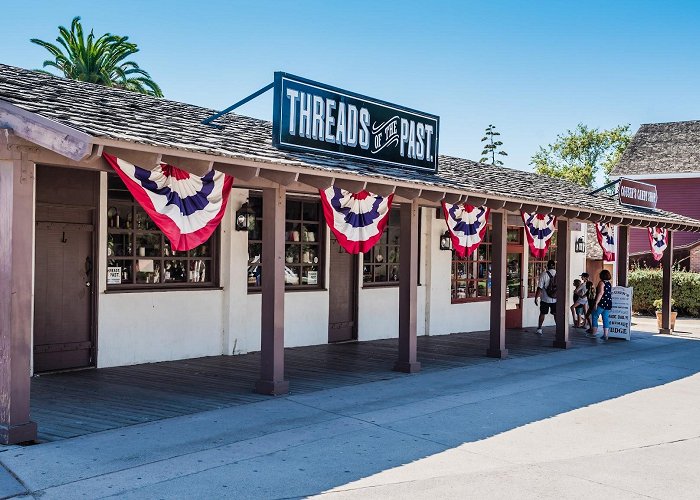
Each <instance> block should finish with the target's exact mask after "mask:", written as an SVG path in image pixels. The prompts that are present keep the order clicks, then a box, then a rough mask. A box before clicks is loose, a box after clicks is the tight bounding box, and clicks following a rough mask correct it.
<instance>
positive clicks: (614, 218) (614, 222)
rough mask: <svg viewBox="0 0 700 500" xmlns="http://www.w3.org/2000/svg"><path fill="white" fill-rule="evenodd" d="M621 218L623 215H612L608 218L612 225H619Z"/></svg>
mask: <svg viewBox="0 0 700 500" xmlns="http://www.w3.org/2000/svg"><path fill="white" fill-rule="evenodd" d="M623 220H624V218H623V217H613V218H612V219H610V224H612V225H613V226H619V225H620V224H621V223H622V221H623Z"/></svg>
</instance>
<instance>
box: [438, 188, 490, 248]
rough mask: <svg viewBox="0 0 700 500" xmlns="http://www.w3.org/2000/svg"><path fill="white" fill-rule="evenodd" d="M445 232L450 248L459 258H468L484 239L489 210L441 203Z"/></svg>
mask: <svg viewBox="0 0 700 500" xmlns="http://www.w3.org/2000/svg"><path fill="white" fill-rule="evenodd" d="M442 213H443V214H444V215H445V222H447V230H448V231H449V232H450V237H451V239H452V248H454V251H455V252H456V253H457V255H458V256H459V257H460V258H464V256H465V254H466V255H467V256H470V255H471V254H472V253H473V252H474V250H476V249H477V248H478V247H479V245H480V244H481V242H482V241H483V239H484V234H486V225H487V223H488V219H489V213H490V209H489V208H487V207H473V206H471V205H467V204H463V205H460V204H454V203H445V202H444V201H443V202H442Z"/></svg>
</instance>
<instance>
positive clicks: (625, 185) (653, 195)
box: [619, 179, 658, 208]
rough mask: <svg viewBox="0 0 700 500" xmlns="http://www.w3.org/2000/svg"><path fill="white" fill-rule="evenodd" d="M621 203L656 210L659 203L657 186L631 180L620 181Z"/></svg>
mask: <svg viewBox="0 0 700 500" xmlns="http://www.w3.org/2000/svg"><path fill="white" fill-rule="evenodd" d="M619 196H620V202H621V203H624V204H626V205H634V206H640V207H647V208H655V207H656V202H657V201H658V195H657V192H656V186H654V185H652V184H646V183H644V182H638V181H633V180H630V179H621V180H620V189H619Z"/></svg>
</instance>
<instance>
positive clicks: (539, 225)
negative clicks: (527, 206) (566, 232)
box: [520, 211, 557, 259]
mask: <svg viewBox="0 0 700 500" xmlns="http://www.w3.org/2000/svg"><path fill="white" fill-rule="evenodd" d="M520 215H522V217H523V223H524V224H525V235H526V236H527V243H528V245H530V252H531V253H532V256H533V257H534V258H536V259H544V258H545V256H546V255H547V249H548V248H549V243H550V242H551V240H552V236H554V231H555V229H556V227H557V218H556V217H555V216H554V215H552V214H529V213H527V212H523V211H521V212H520Z"/></svg>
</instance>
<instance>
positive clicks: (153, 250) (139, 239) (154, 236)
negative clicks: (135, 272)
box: [136, 233, 161, 257]
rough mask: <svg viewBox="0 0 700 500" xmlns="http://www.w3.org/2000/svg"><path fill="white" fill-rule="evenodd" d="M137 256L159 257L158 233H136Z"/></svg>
mask: <svg viewBox="0 0 700 500" xmlns="http://www.w3.org/2000/svg"><path fill="white" fill-rule="evenodd" d="M136 256H137V257H160V256H161V253H160V233H147V234H137V235H136Z"/></svg>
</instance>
